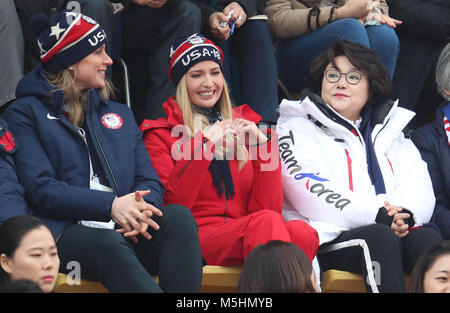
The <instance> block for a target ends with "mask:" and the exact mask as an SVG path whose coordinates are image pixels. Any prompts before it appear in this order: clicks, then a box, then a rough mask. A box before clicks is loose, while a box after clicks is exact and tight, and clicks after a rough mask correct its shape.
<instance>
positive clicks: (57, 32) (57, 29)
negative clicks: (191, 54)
mask: <svg viewBox="0 0 450 313" xmlns="http://www.w3.org/2000/svg"><path fill="white" fill-rule="evenodd" d="M50 29H51V30H52V32H51V33H50V35H49V36H55V37H56V40H59V36H60V35H61V33H63V32H64V31H65V30H66V29H65V28H60V27H59V23H58V24H56V25H55V26H52V27H50Z"/></svg>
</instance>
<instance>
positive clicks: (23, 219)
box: [0, 215, 60, 293]
mask: <svg viewBox="0 0 450 313" xmlns="http://www.w3.org/2000/svg"><path fill="white" fill-rule="evenodd" d="M59 263H60V262H59V257H58V250H57V248H56V244H55V240H54V239H53V235H52V233H51V232H50V230H49V229H48V228H47V226H45V224H44V222H43V221H41V220H40V219H38V218H36V217H33V216H30V215H17V216H14V217H11V218H9V219H8V220H6V221H5V222H4V223H3V224H1V225H0V283H1V284H7V283H8V282H10V281H19V280H29V281H31V282H34V283H36V284H37V285H38V286H39V288H40V289H41V290H42V291H43V292H46V293H48V292H51V291H52V290H53V287H54V286H55V283H56V279H57V277H58V270H59Z"/></svg>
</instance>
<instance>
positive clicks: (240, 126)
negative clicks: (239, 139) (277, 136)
mask: <svg viewBox="0 0 450 313" xmlns="http://www.w3.org/2000/svg"><path fill="white" fill-rule="evenodd" d="M233 128H234V129H235V130H236V132H237V134H238V135H240V136H245V137H244V138H245V145H246V146H254V145H260V144H263V143H266V142H267V140H268V139H267V136H266V135H264V134H263V132H262V131H261V130H260V129H259V128H258V126H256V124H255V123H253V122H251V121H248V120H244V119H242V118H237V119H235V120H234V121H233Z"/></svg>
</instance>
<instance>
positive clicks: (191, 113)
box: [176, 74, 248, 170]
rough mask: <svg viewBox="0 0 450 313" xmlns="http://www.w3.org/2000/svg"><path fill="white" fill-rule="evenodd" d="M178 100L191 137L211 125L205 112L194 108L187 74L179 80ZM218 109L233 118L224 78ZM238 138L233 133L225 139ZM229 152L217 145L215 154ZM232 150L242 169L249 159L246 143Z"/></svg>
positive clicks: (221, 113)
mask: <svg viewBox="0 0 450 313" xmlns="http://www.w3.org/2000/svg"><path fill="white" fill-rule="evenodd" d="M222 78H223V76H222ZM176 100H177V103H178V106H179V107H180V110H181V113H182V115H183V121H184V125H185V126H186V130H187V132H188V134H189V135H190V136H191V137H193V136H194V134H195V133H196V132H198V131H203V130H204V129H205V128H207V127H208V126H210V125H211V124H210V122H209V120H208V119H207V118H206V117H205V116H204V115H203V114H201V113H199V112H197V111H196V110H195V109H194V105H195V104H194V103H192V101H191V99H190V97H189V93H188V89H187V84H186V74H185V75H183V77H181V79H180V81H179V82H178V85H177V90H176ZM217 110H218V112H219V113H220V115H221V116H222V119H223V120H232V119H233V106H232V103H231V99H230V94H229V92H228V84H227V82H226V80H225V79H224V78H223V89H222V94H221V95H220V98H219V101H218V107H217ZM196 120H197V121H198V120H201V124H200V125H199V123H195V121H196ZM236 139H237V138H234V137H233V138H232V136H231V135H227V136H226V137H225V138H224V140H225V141H227V140H236ZM238 142H239V140H238ZM229 152H231V151H226V149H225V148H223V147H221V146H216V147H215V154H216V155H217V156H218V159H220V156H224V158H226V155H227V154H228V153H229ZM232 152H234V153H235V154H234V155H235V156H238V164H239V170H240V169H241V168H242V167H243V166H244V164H245V163H246V162H247V160H248V151H247V148H246V147H245V146H244V145H235V149H234V151H232Z"/></svg>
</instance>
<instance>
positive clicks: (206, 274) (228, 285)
mask: <svg viewBox="0 0 450 313" xmlns="http://www.w3.org/2000/svg"><path fill="white" fill-rule="evenodd" d="M240 275H241V267H240V266H236V267H232V266H211V265H207V266H205V267H203V277H202V287H201V292H208V293H215V292H221V293H228V292H236V289H237V285H238V283H239V277H240ZM153 278H154V279H155V280H156V281H157V282H158V277H157V276H154V277H153ZM69 281H70V279H67V276H66V275H64V274H62V273H59V274H58V279H57V281H56V284H55V288H54V290H53V292H55V293H106V292H108V290H107V289H106V288H105V286H103V284H102V283H100V282H98V281H90V280H86V279H81V280H80V284H79V285H70V284H69Z"/></svg>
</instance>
